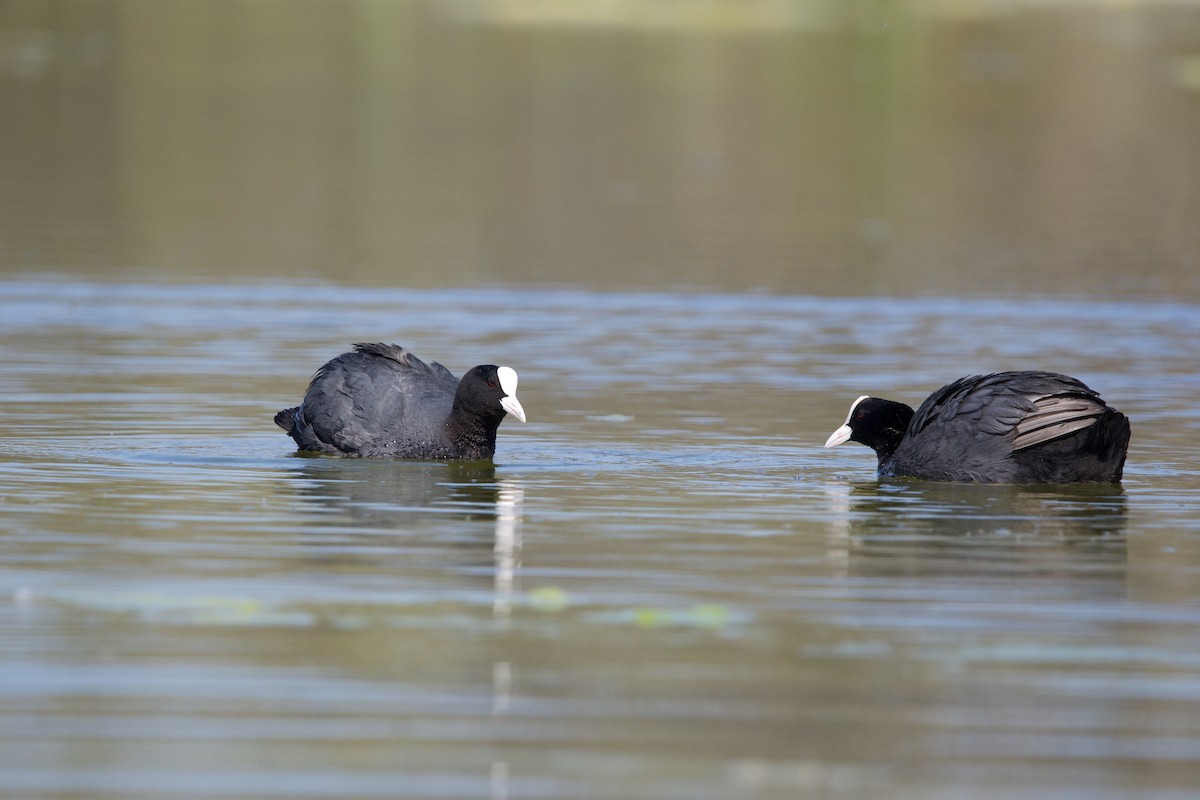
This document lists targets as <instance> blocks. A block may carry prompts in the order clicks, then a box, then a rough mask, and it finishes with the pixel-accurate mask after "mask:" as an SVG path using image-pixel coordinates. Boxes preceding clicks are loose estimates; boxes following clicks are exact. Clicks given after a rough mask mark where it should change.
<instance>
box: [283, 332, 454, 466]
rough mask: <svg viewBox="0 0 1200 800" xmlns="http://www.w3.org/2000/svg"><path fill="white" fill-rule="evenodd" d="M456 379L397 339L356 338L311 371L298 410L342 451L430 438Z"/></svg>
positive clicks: (448, 404) (438, 425) (433, 439)
mask: <svg viewBox="0 0 1200 800" xmlns="http://www.w3.org/2000/svg"><path fill="white" fill-rule="evenodd" d="M457 386H458V379H457V378H455V377H454V375H453V373H451V372H450V371H449V370H448V369H446V368H445V367H443V366H442V365H441V364H438V363H437V362H433V363H430V364H426V363H425V362H424V361H422V360H421V359H419V358H417V357H416V356H415V355H413V354H412V353H411V352H409V351H408V350H406V349H405V348H403V347H399V346H397V345H387V344H362V343H360V344H356V345H354V352H351V353H346V354H344V355H341V356H338V357H337V358H335V359H333V360H332V361H330V362H329V363H327V364H326V365H325V366H323V367H321V369H320V370H318V371H317V374H316V375H315V376H314V377H313V380H312V383H310V384H309V387H308V391H307V392H306V394H305V396H304V403H303V405H302V406H301V413H302V414H303V416H304V418H305V420H306V421H307V422H308V423H309V425H311V426H312V429H313V432H314V433H315V434H316V436H317V438H318V439H320V440H321V441H322V442H325V443H326V444H329V445H331V446H333V447H334V448H336V449H337V450H339V451H341V452H344V453H359V454H367V453H368V452H369V451H374V450H378V449H381V448H383V449H385V450H386V449H387V448H389V447H396V448H400V447H403V445H404V443H405V442H411V441H421V442H436V441H438V440H439V437H442V436H444V432H443V431H442V429H441V427H442V422H443V421H444V420H445V418H446V415H447V414H448V413H449V412H450V408H451V406H452V404H453V402H454V392H455V389H456V388H457Z"/></svg>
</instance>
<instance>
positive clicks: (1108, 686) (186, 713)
mask: <svg viewBox="0 0 1200 800" xmlns="http://www.w3.org/2000/svg"><path fill="white" fill-rule="evenodd" d="M2 290H3V300H0V358H2V361H3V363H4V364H5V369H4V371H3V373H2V376H0V381H2V385H0V398H2V400H0V461H2V467H0V497H2V498H3V499H2V501H0V553H2V560H0V597H3V598H4V601H3V603H0V639H2V641H3V657H2V659H0V675H2V679H0V693H2V695H3V697H2V702H0V706H2V708H3V710H2V711H0V731H2V735H3V747H2V748H0V793H3V794H5V795H7V796H12V797H34V796H36V797H59V796H89V797H137V796H196V797H220V796H236V797H306V796H331V797H332V796H336V797H385V796H386V797H390V796H412V797H451V798H459V797H462V798H467V797H490V798H500V797H512V798H518V797H530V798H614V799H615V798H630V797H645V798H669V797H679V798H729V797H795V796H798V795H813V796H847V797H880V798H884V797H887V798H895V797H913V798H918V797H920V798H929V797H962V796H968V795H969V796H973V797H1017V796H1021V797H1089V798H1096V797H1126V796H1137V797H1156V798H1157V797H1163V798H1165V797H1184V796H1193V793H1194V790H1195V786H1196V785H1197V780H1198V779H1200V760H1198V756H1200V650H1197V646H1196V643H1197V641H1200V522H1198V521H1197V520H1198V515H1197V512H1198V511H1200V470H1198V469H1197V466H1196V461H1195V441H1196V430H1197V426H1198V423H1200V419H1198V416H1200V415H1198V412H1197V410H1196V404H1195V400H1194V398H1195V397H1196V396H1197V393H1198V392H1200V379H1198V378H1197V373H1196V370H1195V363H1196V362H1195V343H1196V342H1197V341H1198V340H1200V316H1198V315H1197V314H1196V309H1195V307H1192V306H1186V305H1179V304H1174V303H1171V302H1167V301H1160V302H1121V301H1100V300H1090V301H1083V300H1081V301H1065V300H1062V299H1058V300H1054V301H1039V300H1036V299H1022V300H1020V301H1010V300H1003V299H991V300H987V299H978V300H970V299H966V300H963V299H960V300H954V301H943V300H936V299H932V300H929V299H914V300H906V301H896V300H888V301H884V300H873V299H828V298H826V299H818V298H805V297H765V296H755V295H732V294H679V293H674V294H671V293H615V292H613V293H596V292H577V291H567V290H551V289H541V290H539V289H508V290H506V289H495V290H488V291H482V292H481V291H468V290H420V291H416V290H391V289H388V290H384V289H369V290H368V289H355V288H346V287H341V286H336V285H325V284H305V283H288V284H279V283H265V284H260V283H247V284H241V285H225V284H223V285H204V284H177V283H158V284H149V283H138V284H130V285H121V284H114V283H101V282H88V281H82V280H78V279H71V278H68V277H61V276H60V277H58V278H53V279H45V278H32V277H30V278H13V279H11V280H7V281H5V282H4V283H3V286H2ZM314 299H318V300H319V302H317V303H314ZM967 330H969V331H971V336H970V337H965V336H962V335H955V333H956V332H962V331H967ZM364 337H366V338H381V339H388V340H393V339H394V340H396V341H398V342H403V343H405V344H406V345H408V346H410V347H412V348H413V349H414V350H415V351H416V352H417V353H419V354H421V355H423V356H427V357H429V358H436V359H438V360H441V361H443V362H444V363H446V364H447V365H448V366H450V367H451V368H452V369H454V370H455V371H459V372H460V371H462V370H463V369H465V368H467V367H469V366H472V365H473V364H474V363H476V362H481V361H484V362H486V361H494V362H499V363H507V364H510V365H512V366H514V367H515V368H517V369H518V370H519V371H520V374H521V388H520V396H521V398H522V401H523V402H524V404H525V407H526V409H527V411H528V414H529V419H530V422H529V423H528V424H527V425H521V424H520V423H517V422H514V421H512V420H508V421H506V422H505V423H504V425H503V426H502V427H501V432H500V437H499V446H498V451H497V456H496V460H495V464H494V465H482V464H465V465H464V464H450V465H447V464H424V463H397V462H371V461H354V460H336V459H325V458H303V457H297V456H295V455H294V454H293V447H292V444H291V441H290V440H289V439H288V438H287V437H286V436H284V435H283V434H282V433H281V432H280V431H278V430H277V429H275V428H274V426H273V425H272V423H271V416H272V414H273V413H274V412H275V411H276V410H278V409H279V408H282V407H283V406H285V405H288V404H291V403H293V402H295V401H296V400H297V399H298V398H299V397H300V396H301V394H302V392H303V389H304V386H305V384H306V382H307V379H308V377H309V375H310V374H311V373H312V371H313V370H314V369H315V367H317V366H319V365H320V363H322V362H323V360H324V359H326V358H328V357H330V356H332V355H335V354H336V353H337V352H340V351H341V349H342V348H343V347H344V345H345V344H348V343H349V342H351V341H354V340H356V339H361V338H364ZM1097 341H1105V342H1107V344H1106V345H1105V346H1104V347H1102V348H1098V347H1094V346H1092V343H1094V342H1097ZM1047 342H1051V343H1053V344H1052V345H1050V346H1049V348H1047V344H1046V343H1047ZM1031 364H1032V365H1037V366H1047V365H1053V366H1055V367H1056V368H1060V369H1062V370H1064V371H1067V372H1069V373H1072V374H1075V375H1078V376H1080V377H1082V378H1083V379H1085V380H1086V381H1087V382H1089V383H1090V384H1091V385H1093V386H1095V387H1097V388H1099V389H1100V390H1101V391H1102V392H1103V394H1104V396H1105V397H1106V398H1107V399H1108V400H1109V401H1110V402H1112V403H1114V404H1115V405H1117V406H1118V407H1120V408H1121V409H1123V410H1124V411H1126V412H1127V413H1128V414H1129V415H1130V417H1131V419H1132V420H1133V430H1134V437H1133V445H1132V447H1131V450H1130V456H1129V466H1128V469H1127V477H1126V480H1125V482H1124V485H1123V487H1100V488H1096V487H1092V488H1069V487H1067V488H1060V489H1030V488H1016V487H974V486H944V485H936V484H922V483H899V482H898V483H890V482H884V483H880V482H877V481H876V480H875V479H874V476H873V466H874V458H873V455H872V454H871V453H870V452H869V451H868V450H866V449H865V448H861V447H851V446H847V447H842V448H839V449H836V450H832V451H828V450H824V449H823V448H822V447H821V444H822V443H823V441H824V439H825V437H826V435H827V434H828V433H829V432H830V431H832V430H833V429H834V428H835V427H837V426H838V425H839V424H841V422H842V420H843V418H844V414H845V408H846V407H847V404H848V403H849V402H850V400H851V399H853V397H856V396H857V395H858V394H860V393H862V392H865V391H878V392H883V391H887V392H888V393H890V394H892V395H894V396H897V397H900V398H902V399H908V400H915V399H918V398H919V397H920V396H921V395H922V394H924V393H926V392H927V391H930V390H932V389H933V388H936V387H935V386H934V385H933V383H931V382H930V381H929V380H926V379H925V378H924V376H926V375H937V376H939V377H942V378H949V377H953V376H955V375H958V374H960V373H966V372H969V371H971V370H977V369H981V368H987V369H990V368H1001V367H1008V366H1014V365H1031ZM915 376H921V380H917V379H916V377H915Z"/></svg>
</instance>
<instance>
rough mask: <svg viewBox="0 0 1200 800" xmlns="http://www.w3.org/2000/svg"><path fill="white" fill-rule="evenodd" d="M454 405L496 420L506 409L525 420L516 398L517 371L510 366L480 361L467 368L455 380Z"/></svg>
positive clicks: (522, 409) (523, 410)
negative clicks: (477, 364)
mask: <svg viewBox="0 0 1200 800" xmlns="http://www.w3.org/2000/svg"><path fill="white" fill-rule="evenodd" d="M454 405H455V406H456V407H460V408H462V409H464V410H466V411H468V412H471V413H473V414H475V415H477V416H478V417H480V418H481V419H492V418H495V419H496V420H497V421H498V420H500V419H501V418H503V417H504V414H505V413H506V412H507V413H509V414H512V415H513V416H514V417H516V418H517V419H519V420H521V422H524V421H525V409H524V408H522V407H521V401H520V400H518V399H517V371H516V370H515V369H513V368H512V367H497V366H495V365H492V364H481V365H480V366H478V367H475V368H473V369H471V370H469V371H468V372H467V373H466V374H465V375H463V376H462V380H461V381H459V383H458V391H457V393H456V394H455V397H454Z"/></svg>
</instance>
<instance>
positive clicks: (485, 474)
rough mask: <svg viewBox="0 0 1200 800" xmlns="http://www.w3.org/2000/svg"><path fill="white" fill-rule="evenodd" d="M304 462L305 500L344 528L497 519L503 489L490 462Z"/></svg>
mask: <svg viewBox="0 0 1200 800" xmlns="http://www.w3.org/2000/svg"><path fill="white" fill-rule="evenodd" d="M301 460H302V461H303V466H301V468H300V470H299V478H300V481H299V482H298V483H299V485H300V495H301V497H302V498H304V499H305V500H306V501H307V502H308V503H310V504H315V505H317V506H318V507H320V509H321V510H323V511H327V512H339V514H341V515H342V517H341V521H343V522H344V521H345V519H346V517H348V518H349V519H350V520H351V521H352V522H353V523H354V524H356V525H361V526H364V527H366V526H370V527H382V528H398V527H402V526H406V525H408V524H410V523H412V522H414V521H416V520H419V519H430V518H436V519H443V520H444V519H457V520H495V519H496V514H497V510H496V504H497V501H498V500H499V499H500V487H499V486H498V485H497V483H496V466H495V464H493V463H491V462H490V461H450V462H420V461H381V460H369V459H354V460H350V459H330V458H303V459H301Z"/></svg>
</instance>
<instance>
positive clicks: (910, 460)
mask: <svg viewBox="0 0 1200 800" xmlns="http://www.w3.org/2000/svg"><path fill="white" fill-rule="evenodd" d="M845 441H855V442H861V443H862V444H865V445H867V446H868V447H870V448H871V449H872V450H874V451H875V454H876V455H877V456H879V474H880V475H881V476H884V477H909V478H925V479H927V480H938V481H972V482H976V483H1085V482H1090V483H1116V482H1117V481H1119V480H1121V473H1122V471H1123V469H1124V466H1125V453H1126V450H1128V448H1129V420H1128V419H1127V418H1126V417H1125V415H1124V414H1122V413H1121V412H1120V411H1117V410H1116V409H1113V408H1110V407H1109V406H1108V405H1106V404H1105V402H1104V401H1103V400H1101V399H1100V395H1098V394H1097V393H1096V392H1094V391H1092V390H1091V389H1089V388H1088V387H1087V386H1085V385H1084V384H1083V383H1082V382H1080V381H1078V380H1076V379H1075V378H1071V377H1068V376H1066V375H1059V374H1057V373H1053V372H998V373H995V374H992V375H972V376H970V377H966V378H961V379H960V380H957V381H954V382H953V383H950V384H948V385H946V386H943V387H942V388H941V389H938V390H937V391H936V392H934V393H933V394H932V395H930V396H929V398H928V399H927V400H926V401H925V402H924V403H922V404H921V407H920V408H918V409H917V410H916V412H914V411H913V410H912V409H911V408H909V407H908V406H906V405H904V404H903V403H897V402H893V401H891V400H881V399H879V398H877V397H860V398H858V399H857V400H855V401H854V403H853V404H852V405H851V406H850V413H849V415H848V416H847V417H846V424H844V425H843V426H842V427H840V428H838V429H837V430H836V431H834V432H833V435H832V436H830V437H829V440H828V441H826V442H825V446H826V447H835V446H837V445H839V444H841V443H843V442H845Z"/></svg>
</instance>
